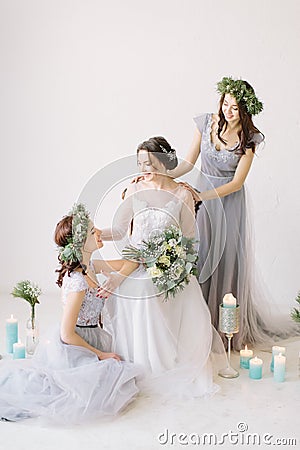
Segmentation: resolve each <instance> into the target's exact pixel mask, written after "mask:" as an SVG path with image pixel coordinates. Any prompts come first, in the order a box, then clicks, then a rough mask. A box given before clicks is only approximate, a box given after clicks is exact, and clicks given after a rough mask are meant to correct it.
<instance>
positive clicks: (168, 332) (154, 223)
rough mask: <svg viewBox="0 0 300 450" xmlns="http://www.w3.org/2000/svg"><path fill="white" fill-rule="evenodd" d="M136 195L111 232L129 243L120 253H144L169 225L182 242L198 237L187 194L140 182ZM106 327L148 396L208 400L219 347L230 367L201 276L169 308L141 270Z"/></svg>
mask: <svg viewBox="0 0 300 450" xmlns="http://www.w3.org/2000/svg"><path fill="white" fill-rule="evenodd" d="M131 190H132V191H133V192H131V194H130V195H129V196H128V197H127V198H126V200H124V202H123V204H122V205H121V206H120V208H119V209H118V211H117V212H116V214H115V220H114V223H113V225H112V236H114V237H117V238H118V239H120V238H122V239H123V240H122V241H121V244H119V245H120V249H121V248H122V247H124V246H125V245H128V243H130V244H131V245H134V246H136V247H138V246H139V245H140V244H141V243H142V241H143V240H147V239H148V238H149V236H151V233H153V232H156V231H157V230H163V229H164V228H166V227H168V226H169V225H171V224H172V225H175V226H178V227H180V228H181V230H182V233H183V235H184V236H187V237H194V235H195V218H194V204H193V199H192V196H191V194H190V193H189V192H188V191H187V190H186V189H184V188H183V187H182V186H180V185H178V187H177V188H176V189H175V190H173V191H171V192H170V191H164V190H156V189H147V183H146V182H139V183H137V184H135V185H134V186H133V187H132V188H131ZM128 227H129V228H131V234H130V236H129V237H128V233H127V230H128ZM107 232H108V230H105V234H107ZM126 234H127V236H126ZM103 321H104V327H105V329H107V331H109V333H110V334H111V335H112V337H113V351H115V352H116V353H118V354H120V355H121V356H122V358H124V360H125V361H131V362H134V363H136V364H138V365H140V366H142V367H143V368H144V370H145V375H146V376H145V378H144V384H143V386H142V387H141V389H142V390H145V389H147V390H150V391H151V392H155V393H159V394H160V395H161V394H166V395H168V394H170V395H171V396H172V397H173V396H174V395H176V396H180V397H198V396H205V395H210V394H212V393H214V392H216V391H217V390H218V386H217V385H215V384H214V382H213V371H212V364H211V358H210V356H211V351H212V347H213V345H214V347H215V349H216V352H217V353H218V355H219V357H221V356H222V357H223V358H222V362H221V365H224V364H225V358H226V357H225V350H224V347H223V344H222V342H221V339H220V337H219V335H218V333H217V332H216V330H215V329H214V328H213V327H212V325H211V317H210V312H209V309H208V307H207V304H206V302H205V300H204V298H203V295H202V291H201V288H200V286H199V284H198V281H197V278H196V277H195V276H192V277H191V280H190V283H189V284H188V285H186V287H185V288H184V289H183V290H182V291H181V292H180V293H178V294H176V295H175V297H174V298H170V299H169V300H167V301H166V300H165V298H164V296H163V295H158V294H157V289H156V287H155V285H154V284H153V282H152V280H151V278H150V277H149V275H148V274H147V272H146V270H145V268H144V266H143V265H140V266H139V267H138V269H137V270H135V271H134V272H133V273H132V274H131V275H130V276H129V277H128V278H127V279H126V280H125V281H124V282H123V283H122V284H121V285H120V287H119V288H118V289H117V290H116V291H115V293H114V295H112V296H111V297H110V298H109V300H108V301H107V302H106V306H105V307H104V310H103Z"/></svg>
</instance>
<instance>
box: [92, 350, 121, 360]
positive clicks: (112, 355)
mask: <svg viewBox="0 0 300 450" xmlns="http://www.w3.org/2000/svg"><path fill="white" fill-rule="evenodd" d="M97 356H98V358H99V359H100V361H103V360H104V359H109V358H113V359H116V360H117V361H121V357H120V356H119V355H117V354H116V353H109V352H101V351H100V350H98V351H97Z"/></svg>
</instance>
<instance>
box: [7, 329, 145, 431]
mask: <svg viewBox="0 0 300 450" xmlns="http://www.w3.org/2000/svg"><path fill="white" fill-rule="evenodd" d="M78 334H80V335H82V336H83V337H84V338H85V339H86V340H87V341H88V342H89V343H90V344H91V345H93V346H96V345H97V347H98V348H101V350H106V351H108V350H110V344H111V337H110V336H109V334H108V333H106V332H105V331H104V330H102V329H101V328H86V329H83V328H82V329H79V332H78ZM84 335H85V336H84ZM140 374H141V370H140V369H138V368H137V367H136V366H134V365H133V364H130V363H127V362H123V361H122V362H119V361H116V360H114V359H112V358H110V359H107V360H103V361H99V359H98V357H97V356H96V354H95V353H93V352H91V351H90V350H88V349H85V348H83V347H79V346H73V345H67V344H64V343H63V342H62V341H61V339H60V333H59V327H57V328H56V329H54V330H52V332H51V333H50V334H49V336H47V337H45V338H44V339H43V340H42V341H41V342H40V344H39V346H38V347H37V350H36V353H35V355H34V357H33V358H32V359H24V360H12V361H8V360H3V361H1V362H0V392H1V394H0V417H1V418H2V419H3V418H4V419H6V420H11V421H17V420H21V419H25V418H30V417H37V416H42V417H43V418H47V419H50V420H51V421H55V422H57V423H64V424H65V423H79V422H81V421H83V420H85V419H90V418H97V417H100V416H104V415H115V414H117V413H118V412H120V411H121V410H122V409H123V408H125V407H126V405H127V404H129V403H130V402H131V401H132V400H133V399H134V397H135V396H136V394H137V393H138V388H137V386H136V378H137V377H138V376H140Z"/></svg>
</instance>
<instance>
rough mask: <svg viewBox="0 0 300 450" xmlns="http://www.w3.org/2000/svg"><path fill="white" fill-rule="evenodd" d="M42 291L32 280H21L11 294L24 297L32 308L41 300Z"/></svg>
mask: <svg viewBox="0 0 300 450" xmlns="http://www.w3.org/2000/svg"><path fill="white" fill-rule="evenodd" d="M41 293H42V291H41V289H40V288H39V286H38V285H37V284H35V283H33V282H32V281H30V280H23V281H19V282H18V283H17V284H16V286H15V287H14V288H13V291H12V293H11V295H12V296H13V297H16V298H23V299H24V300H26V302H28V303H29V304H30V305H31V307H32V308H34V306H35V305H36V303H40V302H39V296H40V295H41Z"/></svg>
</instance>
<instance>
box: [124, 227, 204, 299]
mask: <svg viewBox="0 0 300 450" xmlns="http://www.w3.org/2000/svg"><path fill="white" fill-rule="evenodd" d="M122 254H123V256H124V258H126V259H130V260H134V261H136V262H139V263H142V264H144V266H145V268H146V270H147V272H148V274H149V275H150V277H151V278H152V281H153V283H154V284H155V286H156V287H157V290H158V292H159V293H164V294H165V298H166V299H168V298H169V297H174V296H175V294H176V293H177V292H179V291H181V290H182V289H183V288H184V285H185V284H188V283H189V281H190V276H191V275H196V274H197V269H196V262H197V258H198V256H197V252H196V249H195V240H194V239H192V238H187V237H185V236H183V235H182V233H181V231H180V230H179V229H178V228H177V227H175V226H173V225H171V226H170V227H168V228H166V229H165V230H163V231H161V232H156V233H154V234H152V236H150V237H149V240H148V241H143V242H142V245H141V246H140V248H136V247H134V246H128V247H125V248H124V250H123V252H122Z"/></svg>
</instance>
